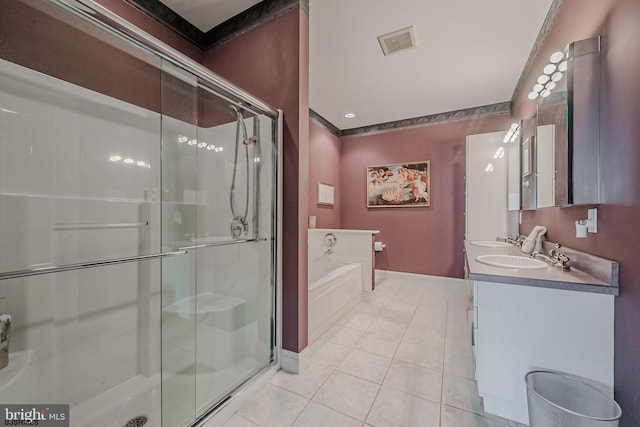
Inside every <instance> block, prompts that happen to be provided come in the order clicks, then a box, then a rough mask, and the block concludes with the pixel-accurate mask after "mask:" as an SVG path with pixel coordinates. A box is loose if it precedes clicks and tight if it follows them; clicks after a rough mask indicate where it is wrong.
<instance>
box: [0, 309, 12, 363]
mask: <svg viewBox="0 0 640 427" xmlns="http://www.w3.org/2000/svg"><path fill="white" fill-rule="evenodd" d="M10 332H11V316H9V315H8V314H0V369H2V368H6V367H7V365H9V336H10Z"/></svg>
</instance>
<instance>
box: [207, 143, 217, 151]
mask: <svg viewBox="0 0 640 427" xmlns="http://www.w3.org/2000/svg"><path fill="white" fill-rule="evenodd" d="M215 149H216V146H215V145H213V144H211V145H209V146H208V147H207V150H215Z"/></svg>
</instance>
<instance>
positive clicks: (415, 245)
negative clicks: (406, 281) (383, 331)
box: [340, 115, 510, 277]
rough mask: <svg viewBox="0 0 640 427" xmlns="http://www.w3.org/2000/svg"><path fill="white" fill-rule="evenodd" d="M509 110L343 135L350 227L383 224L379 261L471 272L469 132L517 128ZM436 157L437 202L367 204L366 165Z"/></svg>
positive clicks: (400, 267)
mask: <svg viewBox="0 0 640 427" xmlns="http://www.w3.org/2000/svg"><path fill="white" fill-rule="evenodd" d="M509 124H510V118H509V116H508V115H503V116H497V117H491V118H486V119H478V120H464V121H458V122H453V123H447V124H441V125H433V126H426V127H420V128H414V129H403V130H398V131H392V132H386V133H379V134H373V135H365V136H354V137H347V138H342V166H341V170H342V172H341V179H340V182H341V190H342V191H341V193H340V194H341V197H340V202H341V205H342V208H341V212H342V213H341V225H342V228H360V229H370V230H380V234H378V235H377V236H376V240H380V241H382V242H384V243H385V244H386V245H387V246H386V248H385V249H384V251H382V252H379V253H376V268H378V269H383V270H392V271H401V272H407V273H418V274H430V275H434V276H446V277H463V273H464V254H463V252H462V251H463V240H464V224H465V221H464V209H465V206H464V204H465V200H464V191H465V188H464V174H465V144H466V136H467V135H472V134H478V133H486V132H496V131H499V130H505V131H506V129H508V128H509ZM422 160H430V161H431V206H430V207H414V208H373V209H367V206H366V201H367V198H366V187H367V185H366V167H367V166H374V165H384V164H389V163H403V162H418V161H422Z"/></svg>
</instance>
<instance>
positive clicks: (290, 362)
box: [280, 347, 309, 374]
mask: <svg viewBox="0 0 640 427" xmlns="http://www.w3.org/2000/svg"><path fill="white" fill-rule="evenodd" d="M308 354H309V347H306V348H305V349H304V350H302V351H301V352H300V353H296V352H294V351H290V350H284V349H282V350H281V351H280V368H281V369H282V370H283V371H285V372H289V373H291V374H299V373H300V372H302V371H303V370H304V367H305V366H306V364H307V363H308V357H307V356H308Z"/></svg>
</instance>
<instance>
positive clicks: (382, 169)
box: [367, 160, 431, 208]
mask: <svg viewBox="0 0 640 427" xmlns="http://www.w3.org/2000/svg"><path fill="white" fill-rule="evenodd" d="M419 206H431V164H430V162H429V161H428V160H425V161H422V162H416V163H398V164H392V165H382V166H369V167H367V208H389V207H419Z"/></svg>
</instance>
